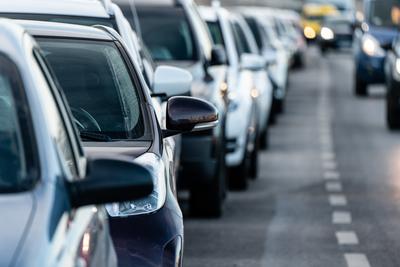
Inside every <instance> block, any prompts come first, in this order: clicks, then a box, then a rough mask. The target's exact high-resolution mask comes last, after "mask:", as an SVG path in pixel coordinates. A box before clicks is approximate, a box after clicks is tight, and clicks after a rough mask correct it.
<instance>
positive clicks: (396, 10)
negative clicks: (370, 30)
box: [368, 0, 400, 27]
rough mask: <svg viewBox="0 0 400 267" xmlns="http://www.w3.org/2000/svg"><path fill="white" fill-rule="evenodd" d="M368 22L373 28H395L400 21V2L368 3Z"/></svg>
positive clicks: (381, 1) (385, 0)
mask: <svg viewBox="0 0 400 267" xmlns="http://www.w3.org/2000/svg"><path fill="white" fill-rule="evenodd" d="M368 21H369V22H370V23H371V24H373V25H375V26H382V27H394V26H396V24H399V21H400V1H399V0H378V1H372V2H370V10H369V14H368Z"/></svg>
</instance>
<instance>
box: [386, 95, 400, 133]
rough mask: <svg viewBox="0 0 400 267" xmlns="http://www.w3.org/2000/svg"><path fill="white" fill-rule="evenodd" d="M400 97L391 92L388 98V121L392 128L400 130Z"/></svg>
mask: <svg viewBox="0 0 400 267" xmlns="http://www.w3.org/2000/svg"><path fill="white" fill-rule="evenodd" d="M399 101H400V99H399V98H398V97H396V96H392V95H391V94H390V93H389V92H388V94H387V100H386V121H387V126H388V128H389V129H390V130H400V108H399Z"/></svg>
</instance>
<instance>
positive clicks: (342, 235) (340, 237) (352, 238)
mask: <svg viewBox="0 0 400 267" xmlns="http://www.w3.org/2000/svg"><path fill="white" fill-rule="evenodd" d="M336 239H337V242H338V244H339V245H358V237H357V235H356V233H355V232H353V231H338V232H336Z"/></svg>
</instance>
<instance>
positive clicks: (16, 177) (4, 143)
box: [0, 56, 35, 193]
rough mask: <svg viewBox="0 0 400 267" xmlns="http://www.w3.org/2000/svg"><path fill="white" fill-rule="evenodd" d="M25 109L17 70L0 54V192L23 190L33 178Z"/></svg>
mask: <svg viewBox="0 0 400 267" xmlns="http://www.w3.org/2000/svg"><path fill="white" fill-rule="evenodd" d="M28 112H29V111H28V109H27V103H26V102H25V100H24V97H23V94H22V83H21V82H20V78H19V73H18V71H17V69H16V67H14V65H13V64H12V63H11V62H10V61H9V60H8V59H5V58H4V57H2V56H0V114H1V116H0V193H11V192H18V191H22V190H25V189H27V187H28V186H30V185H31V184H32V182H33V181H34V179H32V178H34V176H33V173H32V172H31V171H32V170H33V168H32V167H33V162H32V161H33V159H34V158H35V157H34V156H33V154H32V152H33V149H32V148H33V142H32V136H33V135H32V132H30V130H31V128H30V127H29V126H30V123H29V120H28V118H29V114H28Z"/></svg>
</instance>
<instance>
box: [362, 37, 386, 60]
mask: <svg viewBox="0 0 400 267" xmlns="http://www.w3.org/2000/svg"><path fill="white" fill-rule="evenodd" d="M362 50H363V51H364V53H365V54H367V55H368V56H371V57H383V56H385V50H383V49H382V47H381V46H380V44H379V41H378V40H376V38H375V37H373V36H372V35H370V34H365V35H364V37H363V39H362Z"/></svg>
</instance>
